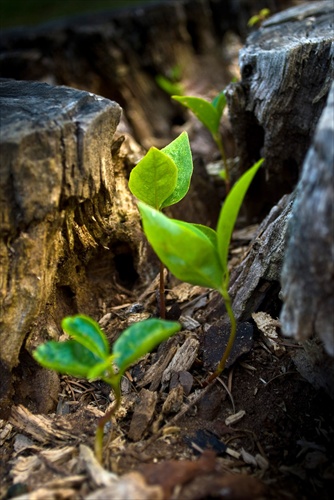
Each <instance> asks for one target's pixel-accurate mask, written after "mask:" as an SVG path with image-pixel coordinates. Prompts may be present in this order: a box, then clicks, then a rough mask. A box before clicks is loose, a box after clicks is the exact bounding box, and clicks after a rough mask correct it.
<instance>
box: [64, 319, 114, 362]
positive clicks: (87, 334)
mask: <svg viewBox="0 0 334 500" xmlns="http://www.w3.org/2000/svg"><path fill="white" fill-rule="evenodd" d="M61 326H62V328H63V330H64V331H65V332H66V333H67V334H68V335H69V336H70V337H72V338H73V339H75V340H76V341H77V342H79V343H80V344H82V345H83V346H85V347H86V348H87V349H89V350H90V351H92V353H94V354H96V355H97V356H99V357H100V358H102V359H103V358H105V357H106V356H108V355H109V351H110V349H109V344H108V341H107V339H106V336H105V335H104V333H103V332H102V330H101V328H100V327H99V324H98V323H97V322H96V321H94V320H93V319H92V318H89V317H88V316H84V315H83V314H77V315H76V316H68V317H67V318H64V319H63V321H62V323H61Z"/></svg>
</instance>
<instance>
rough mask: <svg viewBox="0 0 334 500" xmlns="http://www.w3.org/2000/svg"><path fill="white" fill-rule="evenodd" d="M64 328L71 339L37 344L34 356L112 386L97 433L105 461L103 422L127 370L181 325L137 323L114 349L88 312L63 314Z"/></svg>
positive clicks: (60, 369) (46, 364)
mask: <svg viewBox="0 0 334 500" xmlns="http://www.w3.org/2000/svg"><path fill="white" fill-rule="evenodd" d="M62 328H63V330H64V331H65V332H66V333H67V334H68V335H69V336H70V337H71V340H67V341H65V342H55V341H49V342H46V343H45V344H42V345H40V346H38V347H37V349H36V350H35V351H34V352H33V357H34V358H35V360H36V361H38V363H39V364H40V365H42V366H44V367H45V368H49V369H51V370H55V371H57V372H59V373H64V374H67V375H72V376H74V377H79V378H87V379H88V380H92V379H101V380H103V381H104V382H106V383H107V384H109V385H110V386H111V388H112V390H113V392H114V395H115V402H114V404H113V406H112V407H111V409H110V410H109V411H107V412H106V413H105V415H103V417H101V418H100V419H99V421H98V425H97V429H96V434H95V455H96V458H97V459H98V460H99V462H100V463H102V451H103V434H104V426H105V424H106V423H107V422H108V421H109V420H110V419H111V417H112V415H113V414H114V413H115V412H116V410H117V408H118V407H119V405H120V403H121V388H120V384H121V378H122V377H123V375H124V372H125V371H126V370H127V369H128V368H129V366H131V365H132V364H133V363H135V362H136V361H137V360H138V359H139V358H141V357H142V356H143V355H144V354H147V353H148V352H150V351H151V350H152V349H154V347H156V346H157V345H158V344H160V342H162V341H164V340H167V339H168V338H169V337H170V336H171V335H173V334H174V333H176V332H178V331H179V330H180V329H181V325H180V323H177V322H173V321H164V320H161V319H155V318H152V319H147V320H145V321H141V322H139V323H135V324H133V325H131V326H130V327H129V328H127V329H126V330H124V332H123V333H122V334H121V335H120V336H119V337H118V339H117V340H116V342H115V343H114V345H113V347H112V351H111V352H110V347H109V343H108V341H107V338H106V336H105V334H104V333H103V332H102V330H101V329H100V327H99V325H98V323H96V322H95V321H94V320H93V319H91V318H89V317H88V316H84V315H82V314H79V315H76V316H70V317H67V318H64V319H63V321H62Z"/></svg>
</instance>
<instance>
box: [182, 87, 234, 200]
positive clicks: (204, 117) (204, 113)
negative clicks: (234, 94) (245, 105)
mask: <svg viewBox="0 0 334 500" xmlns="http://www.w3.org/2000/svg"><path fill="white" fill-rule="evenodd" d="M172 99H174V100H175V101H177V102H179V103H180V104H182V105H183V106H185V107H186V108H188V109H190V110H191V111H192V112H193V113H194V115H195V116H196V117H197V118H198V119H199V121H200V122H202V123H203V125H204V126H205V127H206V128H207V129H208V130H209V132H210V133H211V135H212V138H213V140H214V141H215V143H216V145H217V147H218V149H219V152H220V154H221V157H222V160H223V164H224V175H223V178H224V180H225V185H226V192H227V193H228V192H229V190H230V173H229V169H228V164H227V159H226V154H225V149H224V146H223V142H222V140H221V136H220V133H219V124H220V120H221V117H222V115H223V112H224V109H225V106H226V97H225V93H224V91H222V92H220V93H219V94H218V95H217V96H216V97H215V98H214V99H213V100H212V101H211V102H209V101H206V100H205V99H202V98H201V97H192V96H179V95H173V96H172Z"/></svg>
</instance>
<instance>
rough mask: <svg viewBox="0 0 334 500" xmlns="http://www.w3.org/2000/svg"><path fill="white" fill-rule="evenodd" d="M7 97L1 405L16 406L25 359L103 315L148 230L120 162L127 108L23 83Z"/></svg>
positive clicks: (1, 197)
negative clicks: (75, 317) (78, 315)
mask: <svg viewBox="0 0 334 500" xmlns="http://www.w3.org/2000/svg"><path fill="white" fill-rule="evenodd" d="M0 97H1V159H0V165H1V175H0V202H1V231H0V232H1V239H0V249H1V250H0V255H1V270H0V284H1V286H0V294H1V295H0V298H1V304H0V307H1V310H0V312H1V315H0V318H1V319H0V326H1V332H0V342H1V380H2V390H3V391H4V394H3V397H4V399H3V400H2V404H1V408H0V409H1V411H6V410H8V409H9V406H8V403H9V399H10V396H11V394H12V387H11V377H12V375H11V372H12V370H13V369H14V367H16V366H17V365H18V364H19V358H20V356H21V357H22V356H23V357H24V356H28V354H27V353H28V352H30V351H31V349H32V348H33V347H35V346H36V343H40V342H41V340H42V339H43V337H44V338H45V337H48V338H57V336H58V334H59V329H60V320H61V318H62V317H63V316H64V315H66V314H69V313H75V312H76V311H80V312H85V313H86V314H93V315H96V314H97V313H98V312H99V313H100V309H101V306H102V302H103V301H106V302H108V301H109V302H110V300H111V298H110V297H109V298H108V295H110V294H111V293H115V292H114V290H115V281H116V285H117V282H118V283H119V284H120V285H123V286H124V284H125V285H126V286H127V287H129V288H131V286H132V285H133V284H134V282H135V280H136V279H137V277H138V274H137V271H136V268H137V265H139V260H140V256H139V253H140V252H139V241H140V239H141V231H140V225H139V216H138V211H137V209H136V206H135V204H134V200H133V199H132V197H131V196H130V195H127V194H126V193H127V191H125V186H126V183H127V172H126V170H124V168H123V169H122V168H119V166H118V167H117V164H116V165H115V162H114V161H113V159H112V151H111V145H112V139H113V135H114V132H115V130H116V127H117V124H118V122H119V119H120V115H121V109H120V107H119V105H118V104H116V103H114V102H111V101H109V100H107V99H104V98H101V97H97V96H95V95H93V94H89V93H87V92H83V91H78V90H74V89H70V88H66V87H52V86H50V85H47V84H43V83H32V82H17V81H14V80H1V81H0ZM22 348H23V349H22ZM28 358H29V356H28ZM27 364H28V365H29V362H28V361H27V359H26V363H23V366H27ZM16 376H17V377H18V378H19V379H20V378H22V379H23V378H24V377H23V375H22V373H16ZM31 377H32V375H31ZM22 385H24V384H23V383H22V384H21V386H20V384H17V386H18V387H20V390H21V393H22V394H23V393H24V391H26V393H27V394H26V396H27V398H28V393H29V390H28V388H27V387H25V389H23V387H22ZM29 385H30V387H33V385H34V384H33V383H32V380H31V379H29ZM46 385H47V384H46ZM45 390H46V391H47V390H48V388H47V387H46V388H45ZM22 399H25V398H21V400H22ZM40 399H42V396H41V397H40ZM41 405H42V403H41ZM40 409H41V408H40Z"/></svg>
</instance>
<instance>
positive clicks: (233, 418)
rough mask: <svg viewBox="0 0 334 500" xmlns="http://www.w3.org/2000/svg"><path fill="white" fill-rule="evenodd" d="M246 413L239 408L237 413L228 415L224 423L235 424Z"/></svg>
mask: <svg viewBox="0 0 334 500" xmlns="http://www.w3.org/2000/svg"><path fill="white" fill-rule="evenodd" d="M245 415H246V412H245V410H240V411H238V413H235V414H234V415H230V416H229V417H227V418H226V419H225V424H226V425H232V424H236V423H237V422H239V421H240V420H241V419H242V418H243V417H244V416H245Z"/></svg>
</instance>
